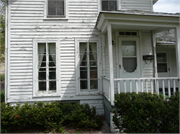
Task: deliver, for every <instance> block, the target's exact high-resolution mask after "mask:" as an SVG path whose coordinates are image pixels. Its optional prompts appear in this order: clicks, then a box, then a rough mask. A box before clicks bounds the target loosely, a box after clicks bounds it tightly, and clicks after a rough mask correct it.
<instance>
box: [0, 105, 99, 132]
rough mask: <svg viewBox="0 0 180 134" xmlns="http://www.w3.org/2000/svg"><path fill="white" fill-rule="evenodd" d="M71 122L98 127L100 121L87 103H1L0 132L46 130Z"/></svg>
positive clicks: (57, 128)
mask: <svg viewBox="0 0 180 134" xmlns="http://www.w3.org/2000/svg"><path fill="white" fill-rule="evenodd" d="M64 123H72V125H74V126H78V127H86V128H99V127H101V126H102V121H101V120H100V119H99V118H98V117H97V116H96V110H95V108H94V107H93V108H90V107H89V105H88V104H83V105H82V104H81V105H80V104H75V105H72V104H70V103H61V102H52V103H48V102H47V103H43V102H35V103H34V104H31V105H30V104H28V103H25V104H24V105H22V106H20V104H17V105H16V106H10V105H9V104H5V103H2V104H1V125H2V128H1V132H9V131H10V130H13V129H17V128H19V129H21V128H44V129H46V130H47V131H49V130H50V129H52V128H54V129H56V130H59V129H60V130H61V132H63V133H64V131H63V129H62V124H64Z"/></svg>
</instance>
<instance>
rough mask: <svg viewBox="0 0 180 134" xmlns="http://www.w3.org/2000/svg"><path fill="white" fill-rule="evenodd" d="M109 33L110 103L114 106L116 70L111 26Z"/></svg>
mask: <svg viewBox="0 0 180 134" xmlns="http://www.w3.org/2000/svg"><path fill="white" fill-rule="evenodd" d="M107 32H108V34H107V35H108V49H109V72H110V90H111V92H110V93H111V94H110V101H111V105H112V106H114V70H113V53H112V32H111V24H108V26H107Z"/></svg>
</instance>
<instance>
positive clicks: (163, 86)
mask: <svg viewBox="0 0 180 134" xmlns="http://www.w3.org/2000/svg"><path fill="white" fill-rule="evenodd" d="M162 90H163V96H164V99H165V85H164V80H162Z"/></svg>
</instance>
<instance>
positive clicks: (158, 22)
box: [96, 10, 180, 33]
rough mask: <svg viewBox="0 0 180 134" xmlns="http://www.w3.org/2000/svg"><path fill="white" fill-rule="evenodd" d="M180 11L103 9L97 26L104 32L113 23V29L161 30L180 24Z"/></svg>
mask: <svg viewBox="0 0 180 134" xmlns="http://www.w3.org/2000/svg"><path fill="white" fill-rule="evenodd" d="M179 16H180V13H176V14H173V13H158V12H148V11H138V10H129V11H122V10H119V11H114V12H108V11H103V12H100V13H99V16H98V20H97V22H96V27H97V29H98V30H100V31H101V32H102V33H105V32H106V30H107V25H108V24H111V25H112V29H116V30H117V29H120V30H151V31H154V32H161V31H165V30H168V29H172V28H175V27H177V26H179Z"/></svg>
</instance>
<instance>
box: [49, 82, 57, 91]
mask: <svg viewBox="0 0 180 134" xmlns="http://www.w3.org/2000/svg"><path fill="white" fill-rule="evenodd" d="M49 90H56V81H49Z"/></svg>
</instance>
